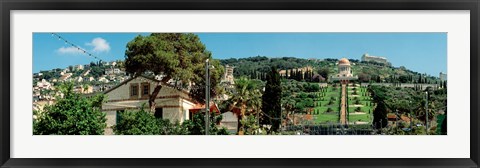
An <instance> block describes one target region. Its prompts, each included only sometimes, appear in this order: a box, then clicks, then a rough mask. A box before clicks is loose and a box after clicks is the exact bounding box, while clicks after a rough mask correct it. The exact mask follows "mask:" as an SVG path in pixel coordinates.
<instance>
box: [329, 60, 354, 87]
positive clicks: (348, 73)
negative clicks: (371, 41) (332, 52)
mask: <svg viewBox="0 0 480 168" xmlns="http://www.w3.org/2000/svg"><path fill="white" fill-rule="evenodd" d="M337 66H338V74H336V75H333V76H331V77H330V79H332V80H334V81H342V82H345V81H349V80H357V79H358V76H356V75H353V73H352V69H351V64H350V61H348V59H346V58H342V59H340V60H339V61H338V63H337Z"/></svg>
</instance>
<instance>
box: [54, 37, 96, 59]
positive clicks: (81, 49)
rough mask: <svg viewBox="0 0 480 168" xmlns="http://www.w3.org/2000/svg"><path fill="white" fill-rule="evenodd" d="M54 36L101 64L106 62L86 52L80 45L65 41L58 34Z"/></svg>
mask: <svg viewBox="0 0 480 168" xmlns="http://www.w3.org/2000/svg"><path fill="white" fill-rule="evenodd" d="M52 36H53V37H56V38H58V40H62V41H63V42H65V44H67V45H69V46H72V47H74V48H76V49H77V50H79V51H81V52H83V53H84V54H86V55H87V56H89V57H93V58H94V59H96V60H99V61H101V62H105V61H103V60H102V59H100V58H98V57H97V56H95V55H93V54H92V53H90V52H88V51H87V50H84V49H83V48H81V47H79V46H78V45H76V44H73V43H72V42H70V41H68V40H67V39H65V38H64V37H62V36H60V35H59V34H57V33H52Z"/></svg>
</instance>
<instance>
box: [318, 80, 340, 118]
mask: <svg viewBox="0 0 480 168" xmlns="http://www.w3.org/2000/svg"><path fill="white" fill-rule="evenodd" d="M340 91H341V88H340V86H339V85H338V86H332V85H328V86H327V87H324V88H322V89H321V90H320V92H318V94H319V96H320V98H319V100H318V101H316V104H315V107H314V108H313V111H312V112H311V115H312V116H313V120H314V122H315V124H329V123H331V124H336V123H338V122H339V112H340Z"/></svg>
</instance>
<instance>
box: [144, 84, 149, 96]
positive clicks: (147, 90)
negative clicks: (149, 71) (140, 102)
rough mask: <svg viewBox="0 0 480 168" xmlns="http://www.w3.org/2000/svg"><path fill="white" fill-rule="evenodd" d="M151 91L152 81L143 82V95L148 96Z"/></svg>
mask: <svg viewBox="0 0 480 168" xmlns="http://www.w3.org/2000/svg"><path fill="white" fill-rule="evenodd" d="M149 93H150V83H142V97H148V94H149Z"/></svg>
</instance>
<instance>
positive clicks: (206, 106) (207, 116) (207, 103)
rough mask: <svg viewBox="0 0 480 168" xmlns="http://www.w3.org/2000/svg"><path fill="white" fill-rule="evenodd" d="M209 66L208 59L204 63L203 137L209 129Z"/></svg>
mask: <svg viewBox="0 0 480 168" xmlns="http://www.w3.org/2000/svg"><path fill="white" fill-rule="evenodd" d="M209 68H210V65H209V62H208V59H207V60H206V61H205V135H208V128H209V127H210V124H209V123H210V75H209V74H210V70H209Z"/></svg>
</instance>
